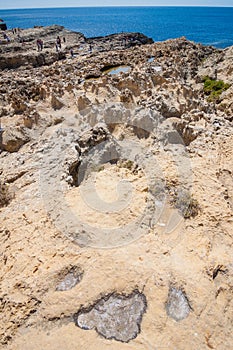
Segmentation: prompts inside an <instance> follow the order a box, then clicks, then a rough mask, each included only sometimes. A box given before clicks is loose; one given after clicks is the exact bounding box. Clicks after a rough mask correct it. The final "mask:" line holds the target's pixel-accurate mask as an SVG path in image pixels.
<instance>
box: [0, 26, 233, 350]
mask: <svg viewBox="0 0 233 350" xmlns="http://www.w3.org/2000/svg"><path fill="white" fill-rule="evenodd" d="M20 35H21V37H22V38H24V41H23V42H22V43H19V42H16V38H14V41H13V40H12V42H11V43H10V44H9V45H7V44H5V45H2V46H1V53H0V62H1V67H2V70H0V81H1V84H0V118H1V124H0V127H1V129H0V132H1V140H0V141H1V144H0V145H1V150H0V157H1V162H0V176H1V180H0V199H1V200H0V202H1V203H0V207H1V208H0V222H1V227H0V249H1V251H0V260H1V270H0V312H1V316H2V320H3V321H2V322H1V324H0V343H1V345H0V346H1V348H3V349H7V350H15V349H17V350H25V349H26V350H29V349H30V350H39V349H43V350H51V349H53V348H54V349H61V348H62V349H67V350H71V349H72V350H73V349H74V348H80V349H88V350H94V349H101V350H105V349H106V350H107V349H114V350H127V349H129V348H130V349H135V350H136V349H137V350H148V349H154V348H164V349H170V348H171V344H172V347H174V348H177V349H182V350H186V349H187V350H190V349H206V350H207V349H210V348H211V349H224V350H225V349H230V347H231V346H232V344H231V343H232V323H231V318H232V312H233V304H232V290H233V267H232V209H233V191H232V188H233V182H232V164H233V129H232V123H231V122H232V113H233V112H232V108H233V104H232V93H233V90H232V89H233V88H232V83H233V71H232V48H228V49H225V50H217V49H215V48H213V47H208V46H202V45H200V44H196V43H193V42H190V41H188V40H186V39H185V38H178V39H174V40H168V41H165V42H159V43H151V40H150V39H148V38H146V37H144V36H143V35H141V34H137V33H136V34H135V33H125V34H124V33H122V34H116V35H112V36H108V37H105V38H89V39H86V38H85V37H84V36H83V35H82V34H80V33H71V32H69V31H67V30H66V29H64V28H63V27H60V26H52V27H48V28H43V27H42V28H33V29H28V30H25V31H22V32H21V33H20ZM57 35H59V36H60V37H61V38H63V37H65V41H62V50H61V51H59V52H56V48H55V46H54V40H55V38H56V36H57ZM38 37H40V38H42V39H43V41H44V48H43V50H42V51H41V52H37V48H36V39H37V38H38ZM90 45H91V48H90ZM71 48H73V55H72V56H71V54H70V49H71ZM43 57H44V58H43ZM59 57H60V58H61V59H58V58H59ZM205 75H208V76H209V77H210V78H214V79H217V80H223V81H224V82H226V83H228V84H229V86H228V85H227V87H228V88H227V89H225V91H220V93H219V94H218V98H217V99H214V98H213V99H212V100H210V98H209V96H208V94H206V91H205V90H204V83H203V77H204V76H205ZM8 194H9V195H10V197H8Z"/></svg>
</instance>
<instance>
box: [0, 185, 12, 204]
mask: <svg viewBox="0 0 233 350" xmlns="http://www.w3.org/2000/svg"><path fill="white" fill-rule="evenodd" d="M11 199H12V196H11V194H10V192H9V189H8V186H7V185H6V184H4V183H2V182H0V208H1V207H5V206H7V205H8V204H9V203H10V201H11Z"/></svg>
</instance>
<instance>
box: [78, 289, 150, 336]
mask: <svg viewBox="0 0 233 350" xmlns="http://www.w3.org/2000/svg"><path fill="white" fill-rule="evenodd" d="M146 306H147V303H146V297H145V295H144V294H142V293H140V292H139V291H134V292H133V293H132V294H130V295H122V294H117V293H113V294H109V295H107V296H105V297H103V298H101V299H100V300H98V301H97V302H96V303H95V304H94V305H92V306H90V307H89V308H86V309H81V310H79V312H78V313H77V314H75V315H74V321H75V324H76V326H78V327H80V328H82V329H85V330H91V329H95V330H96V332H97V333H99V334H100V335H102V336H103V337H104V338H106V339H115V340H117V341H121V342H123V343H128V342H129V341H130V340H132V339H134V338H136V337H137V335H138V334H139V333H140V325H141V322H142V316H143V314H144V313H145V311H146Z"/></svg>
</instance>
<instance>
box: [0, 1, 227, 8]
mask: <svg viewBox="0 0 233 350" xmlns="http://www.w3.org/2000/svg"><path fill="white" fill-rule="evenodd" d="M70 6H73V7H78V6H233V0H134V1H129V0H115V1H113V0H5V1H4V0H0V9H14V8H33V7H70Z"/></svg>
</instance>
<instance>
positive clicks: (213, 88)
mask: <svg viewBox="0 0 233 350" xmlns="http://www.w3.org/2000/svg"><path fill="white" fill-rule="evenodd" d="M203 82H204V92H205V93H206V94H207V95H208V96H209V97H208V101H210V102H216V101H218V100H219V97H220V95H221V93H222V92H223V91H226V90H227V89H228V88H229V87H230V84H228V83H224V81H223V80H215V79H211V78H210V77H208V76H205V77H203Z"/></svg>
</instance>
